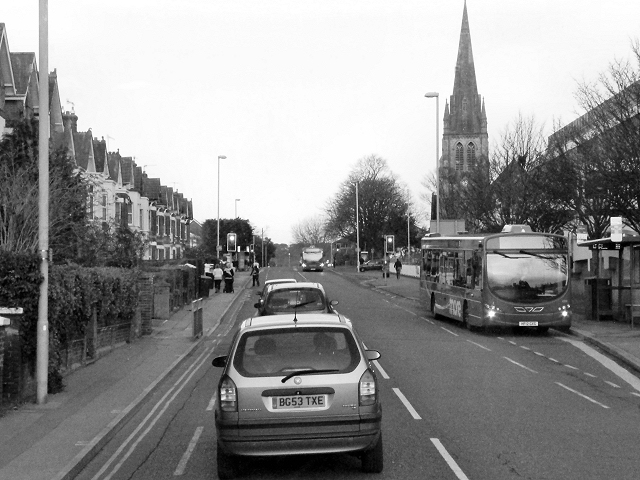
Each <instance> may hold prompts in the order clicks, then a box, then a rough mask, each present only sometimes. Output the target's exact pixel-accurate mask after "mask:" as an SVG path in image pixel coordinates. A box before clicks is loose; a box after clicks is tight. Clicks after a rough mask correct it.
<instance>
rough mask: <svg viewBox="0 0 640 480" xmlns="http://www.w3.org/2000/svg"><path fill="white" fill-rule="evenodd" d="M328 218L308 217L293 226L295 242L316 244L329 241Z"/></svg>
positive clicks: (292, 231)
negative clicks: (326, 230) (326, 231)
mask: <svg viewBox="0 0 640 480" xmlns="http://www.w3.org/2000/svg"><path fill="white" fill-rule="evenodd" d="M325 224H326V220H325V219H324V218H323V217H322V216H316V217H310V218H306V219H305V220H303V221H302V222H300V223H298V224H297V225H294V226H293V227H292V228H291V233H292V235H293V243H300V244H306V245H315V244H320V243H325V242H327V235H326V233H325Z"/></svg>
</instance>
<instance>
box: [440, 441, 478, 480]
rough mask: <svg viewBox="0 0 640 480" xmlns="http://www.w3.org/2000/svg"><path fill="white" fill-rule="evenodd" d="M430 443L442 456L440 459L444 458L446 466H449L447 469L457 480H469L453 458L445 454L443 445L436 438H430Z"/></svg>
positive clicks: (445, 450) (447, 453)
mask: <svg viewBox="0 0 640 480" xmlns="http://www.w3.org/2000/svg"><path fill="white" fill-rule="evenodd" d="M431 442H432V443H433V444H434V445H435V447H436V449H437V450H438V452H439V453H440V455H442V458H444V460H445V462H447V465H449V468H450V469H451V470H452V471H453V473H454V474H455V475H456V477H457V478H458V480H469V477H467V476H466V475H465V474H464V472H463V471H462V469H461V468H460V467H459V466H458V464H457V463H456V461H455V460H454V459H453V457H452V456H451V455H449V452H447V449H446V448H444V445H442V443H441V442H440V440H438V439H437V438H432V439H431Z"/></svg>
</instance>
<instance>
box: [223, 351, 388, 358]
mask: <svg viewBox="0 0 640 480" xmlns="http://www.w3.org/2000/svg"><path fill="white" fill-rule="evenodd" d="M364 353H365V354H366V355H367V360H378V359H379V358H380V356H381V355H380V352H379V351H377V350H365V352H364ZM214 361H215V360H214Z"/></svg>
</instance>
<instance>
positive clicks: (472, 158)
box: [467, 142, 476, 170]
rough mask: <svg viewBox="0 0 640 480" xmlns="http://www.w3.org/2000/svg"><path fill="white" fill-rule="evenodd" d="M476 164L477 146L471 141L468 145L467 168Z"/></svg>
mask: <svg viewBox="0 0 640 480" xmlns="http://www.w3.org/2000/svg"><path fill="white" fill-rule="evenodd" d="M475 166H476V146H475V145H474V144H473V142H469V145H467V170H470V169H472V168H473V167H475Z"/></svg>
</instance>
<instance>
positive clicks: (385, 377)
mask: <svg viewBox="0 0 640 480" xmlns="http://www.w3.org/2000/svg"><path fill="white" fill-rule="evenodd" d="M373 364H374V365H375V366H376V368H377V369H378V371H379V372H380V375H382V378H384V379H385V380H389V378H390V377H389V375H387V372H385V371H384V368H382V366H380V363H379V362H378V361H377V360H374V361H373Z"/></svg>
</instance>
